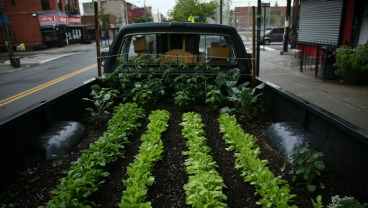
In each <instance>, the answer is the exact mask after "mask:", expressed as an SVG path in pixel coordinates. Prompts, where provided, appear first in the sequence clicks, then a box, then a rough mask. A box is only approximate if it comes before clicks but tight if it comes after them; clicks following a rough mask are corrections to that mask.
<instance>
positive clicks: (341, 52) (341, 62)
mask: <svg viewBox="0 0 368 208" xmlns="http://www.w3.org/2000/svg"><path fill="white" fill-rule="evenodd" d="M352 54H353V50H352V49H351V48H350V47H348V46H346V45H344V46H341V47H340V48H338V50H337V52H336V63H334V67H337V70H336V71H335V73H336V74H339V73H341V72H344V71H346V70H352V69H353V67H352V59H351V55H352Z"/></svg>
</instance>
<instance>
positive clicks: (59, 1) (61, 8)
mask: <svg viewBox="0 0 368 208" xmlns="http://www.w3.org/2000/svg"><path fill="white" fill-rule="evenodd" d="M57 4H58V7H59V10H63V7H62V5H61V0H57Z"/></svg>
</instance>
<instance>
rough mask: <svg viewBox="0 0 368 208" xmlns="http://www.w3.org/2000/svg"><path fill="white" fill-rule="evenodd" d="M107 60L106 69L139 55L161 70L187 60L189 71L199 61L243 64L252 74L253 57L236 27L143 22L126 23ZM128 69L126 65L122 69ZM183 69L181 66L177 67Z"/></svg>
mask: <svg viewBox="0 0 368 208" xmlns="http://www.w3.org/2000/svg"><path fill="white" fill-rule="evenodd" d="M107 57H108V58H106V59H105V62H104V73H112V72H114V71H115V70H116V69H117V67H118V66H119V65H121V64H123V63H125V64H133V60H135V59H137V58H139V59H140V60H143V61H144V62H145V64H146V65H147V68H144V69H141V70H143V71H152V70H155V71H156V72H157V70H159V67H160V65H162V64H167V63H171V64H178V63H184V64H187V65H188V68H189V69H188V70H186V72H195V67H196V66H197V65H209V66H212V67H220V70H221V71H227V70H230V69H233V68H239V69H240V72H241V74H250V71H251V61H250V60H251V59H250V57H249V56H248V54H247V52H246V50H245V47H244V44H243V41H242V39H241V38H240V36H239V34H238V33H237V31H236V30H235V28H233V27H230V26H226V25H218V24H206V23H190V22H163V23H140V24H131V25H126V26H124V27H122V28H121V29H120V30H119V32H118V34H117V36H116V38H115V39H114V41H113V43H112V46H111V48H110V50H109V53H108V55H107ZM122 70H124V68H123V69H122ZM177 70H180V69H177Z"/></svg>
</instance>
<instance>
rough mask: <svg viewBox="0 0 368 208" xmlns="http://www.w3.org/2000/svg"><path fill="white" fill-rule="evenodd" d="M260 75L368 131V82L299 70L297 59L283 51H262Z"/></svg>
mask: <svg viewBox="0 0 368 208" xmlns="http://www.w3.org/2000/svg"><path fill="white" fill-rule="evenodd" d="M260 62H261V63H260V69H259V71H260V72H259V77H260V78H261V79H263V80H266V81H269V82H271V83H273V84H275V85H277V86H279V87H281V88H283V89H285V90H287V91H289V92H291V93H293V94H295V95H297V96H299V97H301V98H303V99H305V100H308V101H309V102H311V103H313V104H315V105H317V106H319V107H321V108H324V109H325V110H327V111H329V112H331V113H333V114H335V115H337V116H339V117H341V118H343V119H345V120H347V121H349V122H351V123H353V124H354V125H356V126H358V127H360V128H362V129H364V130H366V131H367V132H368V85H356V86H354V85H347V84H345V83H343V82H342V81H341V80H338V79H336V80H326V81H323V80H322V79H321V78H319V77H315V71H314V70H303V72H300V70H299V65H298V60H297V59H295V58H294V57H293V56H291V55H280V51H261V52H260Z"/></svg>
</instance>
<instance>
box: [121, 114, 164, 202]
mask: <svg viewBox="0 0 368 208" xmlns="http://www.w3.org/2000/svg"><path fill="white" fill-rule="evenodd" d="M169 117H170V114H169V113H168V112H167V111H165V110H156V111H153V112H152V113H151V115H150V116H149V120H150V123H149V124H148V127H147V128H148V130H147V131H146V133H145V134H144V135H142V137H141V140H142V141H143V143H142V145H141V146H140V148H139V154H138V155H136V156H135V159H134V161H133V163H131V164H130V165H129V167H128V168H127V175H128V176H129V178H128V179H127V180H123V182H124V186H126V190H125V191H124V195H123V197H122V200H121V203H120V204H119V207H151V202H146V201H145V199H146V196H147V191H148V186H152V184H153V183H154V180H155V178H154V176H152V171H153V168H154V166H155V163H156V162H157V161H159V160H161V153H162V152H163V151H164V150H163V149H164V146H163V144H162V140H161V133H162V132H164V131H165V130H166V128H167V122H168V120H169Z"/></svg>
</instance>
